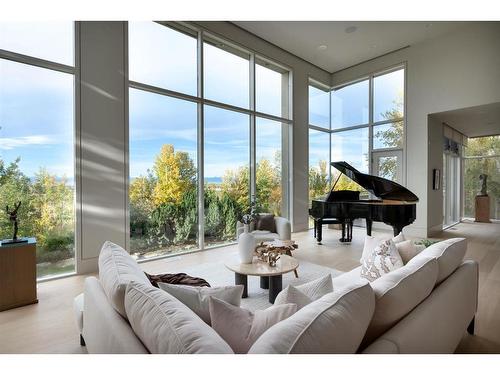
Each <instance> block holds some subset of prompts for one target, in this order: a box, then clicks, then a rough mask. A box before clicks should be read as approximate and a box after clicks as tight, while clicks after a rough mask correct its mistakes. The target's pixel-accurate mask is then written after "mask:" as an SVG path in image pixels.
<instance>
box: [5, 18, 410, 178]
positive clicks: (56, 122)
mask: <svg viewBox="0 0 500 375" xmlns="http://www.w3.org/2000/svg"><path fill="white" fill-rule="evenodd" d="M73 35H74V34H73V25H72V23H70V22H50V23H49V22H37V23H33V22H30V23H25V22H21V23H19V22H16V23H6V22H0V49H5V50H11V51H14V52H18V53H23V54H27V55H31V56H35V57H39V58H43V59H47V60H51V61H56V62H60V63H63V64H67V65H73V50H74V45H73V44H74V43H73ZM219 47H221V48H218V47H216V46H214V45H212V44H210V43H205V44H204V68H205V72H204V74H205V76H204V88H205V92H204V94H205V97H206V98H208V99H212V100H216V101H221V102H224V103H227V104H231V105H235V106H240V107H243V108H249V68H250V63H249V60H248V58H247V57H246V56H245V55H243V54H241V53H238V54H233V53H229V52H228V51H226V50H227V49H229V47H228V46H221V45H219ZM196 53H197V48H196V39H195V38H194V37H192V36H191V35H187V34H184V33H180V32H177V31H174V30H172V29H169V28H166V27H164V26H162V25H158V24H155V23H152V22H132V23H130V24H129V75H130V79H131V80H133V81H137V82H141V83H146V84H149V85H153V86H157V87H160V88H166V89H170V90H175V91H179V92H182V93H185V94H189V95H192V96H196V94H197V93H196V90H197V65H196ZM401 78H402V74H400V77H399V78H398V77H397V76H396V75H391V76H387V79H381V80H379V81H380V82H376V84H375V91H376V93H378V94H376V98H377V101H376V108H381V110H382V109H383V108H385V107H387V106H388V105H390V104H391V101H392V100H393V98H394V95H395V94H394V93H395V91H396V90H397V88H398V87H400V82H401ZM281 82H282V74H280V73H278V72H276V71H274V70H272V69H269V68H268V67H266V66H264V64H263V63H262V65H257V66H256V106H257V110H258V111H261V112H264V113H269V114H273V115H276V116H280V115H281V110H282V108H281V94H282V84H281ZM398 85H399V86H398ZM366 87H367V83H366V81H364V82H361V83H358V84H356V85H352V86H349V87H346V88H344V89H341V90H338V91H336V92H335V93H334V94H332V99H331V100H332V115H333V117H332V118H333V119H334V121H333V123H335V122H337V123H339V124H343V126H346V125H351V124H357V123H359V121H367V112H366V111H367V90H366ZM73 92H74V78H73V76H72V75H70V74H66V73H60V72H54V71H51V70H47V69H43V68H37V67H32V66H28V65H25V64H19V63H15V62H10V61H7V60H0V157H1V158H2V159H3V160H4V161H6V162H10V161H13V160H15V159H16V158H17V157H20V158H21V162H20V166H21V170H22V171H23V172H24V173H25V174H26V175H28V176H30V177H32V176H33V175H34V174H35V173H36V172H37V171H38V169H39V168H40V167H41V166H42V167H45V168H47V169H48V170H49V172H50V173H53V174H56V175H58V176H62V175H66V176H67V177H69V178H73V176H74V159H73V153H74V150H73V139H74V113H73V112H74V109H73ZM129 95H130V96H129V116H130V121H129V122H130V176H131V177H132V178H134V177H137V176H139V175H144V174H145V173H146V172H147V169H150V168H151V167H152V165H153V162H154V158H155V156H156V154H157V153H158V152H159V150H160V148H161V145H163V144H166V143H169V144H173V145H174V147H175V149H176V150H182V151H186V152H188V153H189V154H190V156H191V158H192V159H193V161H195V162H196V160H197V143H196V140H197V105H196V104H195V103H192V102H188V101H184V100H180V99H175V98H170V97H166V96H162V95H158V94H152V93H148V92H144V91H141V90H137V89H130V90H129ZM310 95H311V97H310V113H311V115H310V118H311V123H313V124H317V125H320V126H325V127H328V113H329V100H330V97H329V95H328V93H326V94H325V93H324V92H321V91H320V90H316V91H315V90H314V89H311V90H310ZM377 103H380V105H378V104H377ZM249 121H250V119H249V116H248V115H246V114H241V113H237V112H231V111H227V110H223V109H219V108H215V107H211V106H206V107H205V124H204V132H205V145H204V147H205V176H206V177H221V176H222V175H223V174H224V172H225V171H226V170H228V169H236V168H239V167H241V166H248V163H249V157H250V154H249V143H250V141H249V137H250V123H249ZM256 126H257V129H256V132H257V133H256V135H257V138H256V139H257V150H256V153H257V159H258V160H259V159H260V158H268V159H271V160H274V155H275V153H276V151H278V150H280V148H281V129H282V124H281V123H277V122H274V121H270V120H265V119H262V118H259V119H257V124H256ZM285 126H286V125H285ZM334 126H336V125H334ZM339 126H341V125H339ZM333 139H334V141H333V142H332V143H333V144H334V147H333V148H332V158H333V159H335V158H337V157H339V158H341V159H343V160H351V161H352V162H353V163H354V164H355V165H357V163H359V166H361V165H362V163H363V161H362V157H361V156H360V153H362V152H364V151H365V149H366V150H367V141H368V140H367V136H366V138H365V134H364V133H363V131H353V132H350V133H348V134H345V135H338V136H335V137H334V138H333ZM315 142H316V140H315V139H313V138H311V147H310V154H311V162H313V160H315V159H318V160H319V159H320V158H321V157H322V155H323V156H324V155H326V158H328V151H327V150H326V152H325V147H324V144H322V145H321V147H316V145H315ZM320 143H321V142H320Z"/></svg>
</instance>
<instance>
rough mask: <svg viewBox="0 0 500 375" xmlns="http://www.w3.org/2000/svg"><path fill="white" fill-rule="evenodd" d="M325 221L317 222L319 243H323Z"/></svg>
mask: <svg viewBox="0 0 500 375" xmlns="http://www.w3.org/2000/svg"><path fill="white" fill-rule="evenodd" d="M322 227H323V222H322V221H321V220H318V221H317V222H316V240H318V244H321V240H322V235H323V233H322V232H323V228H322Z"/></svg>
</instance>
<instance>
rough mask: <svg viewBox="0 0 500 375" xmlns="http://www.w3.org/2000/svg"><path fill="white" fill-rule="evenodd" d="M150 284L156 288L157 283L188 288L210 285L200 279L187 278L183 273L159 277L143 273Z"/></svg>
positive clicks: (165, 274)
mask: <svg viewBox="0 0 500 375" xmlns="http://www.w3.org/2000/svg"><path fill="white" fill-rule="evenodd" d="M144 273H145V274H146V276H147V278H148V279H149V281H150V282H151V284H152V285H153V286H154V287H156V288H158V283H167V284H182V285H189V286H208V287H209V286H210V284H209V283H208V282H207V281H206V280H205V279H202V278H201V277H194V276H189V275H188V274H185V273H164V274H161V275H150V274H148V273H146V272H144Z"/></svg>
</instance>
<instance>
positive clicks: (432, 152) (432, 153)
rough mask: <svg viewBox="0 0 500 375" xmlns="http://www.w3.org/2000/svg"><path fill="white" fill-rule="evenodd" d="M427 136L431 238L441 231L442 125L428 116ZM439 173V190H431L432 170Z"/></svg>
mask: <svg viewBox="0 0 500 375" xmlns="http://www.w3.org/2000/svg"><path fill="white" fill-rule="evenodd" d="M427 132H428V133H427V134H428V139H429V150H428V155H427V165H428V168H429V174H430V180H429V186H428V189H427V202H428V204H427V207H428V209H427V236H429V237H433V236H435V235H436V234H438V233H439V232H441V231H442V230H443V177H444V176H443V172H444V170H443V124H442V123H441V121H439V120H438V119H436V118H435V117H434V116H432V115H430V116H428V128H427ZM434 169H439V170H440V171H441V188H440V189H439V190H433V188H432V182H433V176H432V173H433V170H434Z"/></svg>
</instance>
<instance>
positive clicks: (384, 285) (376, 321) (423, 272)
mask: <svg viewBox="0 0 500 375" xmlns="http://www.w3.org/2000/svg"><path fill="white" fill-rule="evenodd" d="M437 274H438V265H437V261H436V259H435V258H424V257H418V258H417V257H415V258H413V259H412V260H410V261H409V262H408V264H407V265H405V266H404V267H401V268H398V269H397V270H394V271H392V272H390V273H387V274H385V275H384V276H382V277H380V278H378V279H377V280H375V281H373V282H372V283H371V287H372V288H373V291H374V292H375V312H374V313H373V319H372V321H371V322H370V325H369V327H368V330H367V331H366V335H365V338H364V340H363V346H366V345H368V344H370V343H371V342H372V341H373V340H374V339H376V338H377V337H379V336H380V335H381V334H382V333H384V332H385V331H387V330H388V329H389V328H391V327H392V326H394V325H395V324H396V323H397V322H398V321H399V320H401V319H402V318H403V317H405V316H406V315H407V314H408V313H409V312H410V311H411V310H412V309H413V308H415V307H416V306H417V305H418V304H419V303H420V302H422V301H423V300H424V299H425V298H426V297H427V296H428V295H429V294H430V293H431V292H432V289H433V288H434V284H435V282H436V278H437Z"/></svg>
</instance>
